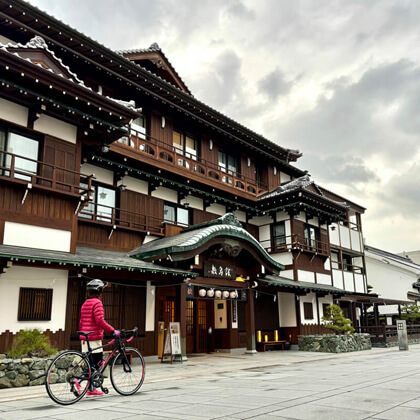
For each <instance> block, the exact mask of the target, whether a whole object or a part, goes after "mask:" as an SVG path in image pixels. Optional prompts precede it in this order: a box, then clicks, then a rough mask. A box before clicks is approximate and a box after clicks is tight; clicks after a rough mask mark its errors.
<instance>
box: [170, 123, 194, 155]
mask: <svg viewBox="0 0 420 420" xmlns="http://www.w3.org/2000/svg"><path fill="white" fill-rule="evenodd" d="M172 145H173V147H174V149H175V152H176V153H178V154H180V155H183V156H185V157H187V158H191V159H194V160H196V159H197V156H198V142H197V140H196V139H195V138H194V137H192V136H191V135H190V134H186V133H183V132H181V131H177V130H174V131H173V134H172Z"/></svg>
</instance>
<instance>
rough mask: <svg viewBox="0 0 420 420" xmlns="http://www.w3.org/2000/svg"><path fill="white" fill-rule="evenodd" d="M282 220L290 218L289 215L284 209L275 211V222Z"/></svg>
mask: <svg viewBox="0 0 420 420" xmlns="http://www.w3.org/2000/svg"><path fill="white" fill-rule="evenodd" d="M284 220H290V216H289V215H288V214H287V213H286V212H285V211H278V212H277V213H276V222H283V221H284Z"/></svg>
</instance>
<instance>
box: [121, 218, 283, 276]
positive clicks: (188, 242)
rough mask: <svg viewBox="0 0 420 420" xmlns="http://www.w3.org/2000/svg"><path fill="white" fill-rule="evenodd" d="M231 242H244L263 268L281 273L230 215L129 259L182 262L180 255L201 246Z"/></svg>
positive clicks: (137, 251)
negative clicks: (260, 261) (161, 259)
mask: <svg viewBox="0 0 420 420" xmlns="http://www.w3.org/2000/svg"><path fill="white" fill-rule="evenodd" d="M217 237H220V238H225V239H227V238H232V239H237V240H240V241H243V242H246V243H247V244H248V245H249V246H251V247H252V248H253V250H254V251H255V252H256V253H257V254H258V256H259V257H260V258H261V259H262V260H263V261H264V264H265V265H266V266H268V267H269V269H270V270H272V271H274V272H279V271H281V270H284V266H283V265H282V264H280V263H278V262H277V261H275V260H273V259H272V258H271V257H270V255H269V254H268V253H267V251H266V250H265V249H264V248H263V247H262V246H261V244H260V243H259V242H258V241H257V239H255V238H254V237H253V236H252V235H251V234H250V233H249V232H247V231H246V230H245V229H244V228H243V227H242V225H241V223H240V222H239V221H238V219H237V218H236V216H235V215H234V214H233V213H227V214H225V215H224V216H222V217H220V218H218V219H216V220H212V221H211V222H206V223H202V224H200V225H195V226H192V227H190V228H188V229H185V230H184V231H183V232H181V233H180V234H178V235H175V236H170V237H168V238H162V239H157V240H155V241H152V242H149V243H147V244H144V245H142V246H140V247H139V248H137V249H135V250H133V251H131V252H130V253H129V255H130V256H131V257H135V258H138V259H140V260H148V259H156V258H161V257H165V256H166V255H170V256H171V258H172V259H173V260H182V259H183V256H182V254H184V253H187V252H190V251H193V250H195V249H198V248H200V247H201V246H203V245H205V244H206V243H207V242H208V241H210V240H211V239H213V238H217Z"/></svg>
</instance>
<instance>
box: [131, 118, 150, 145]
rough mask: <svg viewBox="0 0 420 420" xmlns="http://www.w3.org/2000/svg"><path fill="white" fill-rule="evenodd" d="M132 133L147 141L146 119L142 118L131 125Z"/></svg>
mask: <svg viewBox="0 0 420 420" xmlns="http://www.w3.org/2000/svg"><path fill="white" fill-rule="evenodd" d="M130 133H131V135H133V136H136V137H137V138H139V139H143V140H146V118H145V117H143V116H141V117H138V118H136V119H135V120H133V121H132V123H131V124H130Z"/></svg>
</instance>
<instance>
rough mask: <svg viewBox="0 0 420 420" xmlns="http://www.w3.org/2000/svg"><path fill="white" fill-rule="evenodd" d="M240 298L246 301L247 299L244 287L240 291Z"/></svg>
mask: <svg viewBox="0 0 420 420" xmlns="http://www.w3.org/2000/svg"><path fill="white" fill-rule="evenodd" d="M240 296H241V300H244V301H247V300H248V294H247V290H246V289H242V290H241V292H240Z"/></svg>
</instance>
